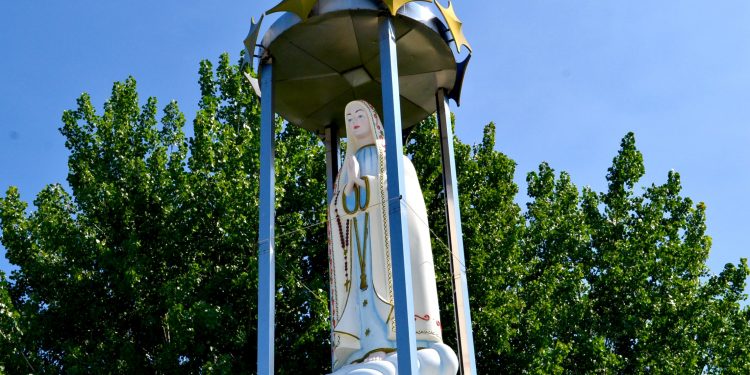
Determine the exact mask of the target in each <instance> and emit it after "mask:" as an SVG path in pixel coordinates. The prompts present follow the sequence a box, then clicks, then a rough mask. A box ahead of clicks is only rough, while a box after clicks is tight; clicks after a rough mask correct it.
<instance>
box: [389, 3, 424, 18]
mask: <svg viewBox="0 0 750 375" xmlns="http://www.w3.org/2000/svg"><path fill="white" fill-rule="evenodd" d="M412 1H426V2H428V3H431V2H432V0H383V3H384V4H385V6H387V7H388V10H390V11H391V15H392V16H395V15H396V12H398V10H399V9H401V7H403V6H404V5H406V3H410V2H412Z"/></svg>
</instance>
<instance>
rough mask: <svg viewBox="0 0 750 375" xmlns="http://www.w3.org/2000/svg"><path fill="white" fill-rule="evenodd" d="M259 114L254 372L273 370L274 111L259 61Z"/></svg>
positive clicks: (269, 73)
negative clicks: (255, 353)
mask: <svg viewBox="0 0 750 375" xmlns="http://www.w3.org/2000/svg"><path fill="white" fill-rule="evenodd" d="M260 74H261V90H262V91H261V92H262V93H263V98H262V99H261V103H260V104H261V114H260V207H259V210H260V227H259V230H258V374H259V375H272V374H273V373H274V342H275V340H274V337H275V333H274V329H275V325H276V317H275V314H276V306H275V297H276V254H275V252H274V245H275V240H274V232H275V228H274V226H275V223H274V221H275V217H276V192H275V190H276V189H275V185H276V170H275V167H274V142H275V137H276V131H275V124H276V121H275V117H276V116H275V112H274V103H273V97H274V95H273V67H272V65H271V63H270V62H266V63H262V64H261V66H260Z"/></svg>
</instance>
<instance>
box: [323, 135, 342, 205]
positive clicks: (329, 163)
mask: <svg viewBox="0 0 750 375" xmlns="http://www.w3.org/2000/svg"><path fill="white" fill-rule="evenodd" d="M323 142H324V143H325V146H326V187H327V188H328V200H327V201H326V202H328V203H330V202H331V201H333V185H334V184H335V183H336V175H337V174H338V172H339V160H340V157H341V156H340V155H339V129H338V126H336V125H330V126H327V127H326V130H325V134H324V139H323Z"/></svg>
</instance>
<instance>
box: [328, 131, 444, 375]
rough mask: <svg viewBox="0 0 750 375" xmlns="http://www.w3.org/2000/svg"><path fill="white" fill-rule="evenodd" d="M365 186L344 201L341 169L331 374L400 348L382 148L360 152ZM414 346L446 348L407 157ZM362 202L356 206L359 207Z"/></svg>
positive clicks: (333, 234)
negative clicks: (439, 344) (443, 342)
mask: <svg viewBox="0 0 750 375" xmlns="http://www.w3.org/2000/svg"><path fill="white" fill-rule="evenodd" d="M356 158H357V160H358V162H359V166H360V176H361V178H362V179H363V180H365V182H366V187H364V188H358V187H355V190H353V191H352V193H351V195H350V196H345V194H344V191H343V187H344V186H345V185H346V181H348V176H346V171H344V170H343V169H342V171H340V172H339V176H338V177H337V184H336V188H335V192H334V200H333V202H331V203H330V206H329V218H330V220H329V223H330V224H329V228H328V230H329V257H330V258H329V261H330V265H329V266H330V272H331V297H332V301H331V310H332V326H333V334H332V346H333V348H332V349H333V353H332V354H333V369H334V371H335V370H336V369H338V368H341V367H342V366H344V365H347V364H351V363H357V362H359V361H362V360H363V359H365V358H366V357H367V356H368V355H369V354H371V353H373V352H376V351H383V352H386V353H387V352H392V351H394V350H395V348H396V322H395V316H394V314H395V311H394V297H393V277H392V271H391V270H392V266H391V249H390V240H389V239H390V236H389V235H388V232H389V227H388V212H389V211H388V206H389V204H397V203H398V201H393V202H388V198H387V197H388V191H387V184H386V169H385V150H384V143H382V142H379V143H378V145H370V146H365V147H362V148H360V149H359V150H357V152H356ZM404 180H405V187H406V193H405V196H404V201H405V202H404V203H402V204H403V207H402V209H403V210H404V211H405V213H406V218H407V225H408V230H409V246H410V252H411V263H412V265H411V270H412V282H413V294H414V314H415V316H414V319H415V327H416V337H417V341H418V342H417V346H418V347H420V348H424V347H428V346H430V343H435V342H442V334H441V326H440V316H439V311H440V310H439V306H438V298H437V288H436V285H435V268H434V263H433V258H432V247H431V245H430V236H429V234H430V233H429V227H428V225H427V210H426V208H425V203H424V197H423V195H422V191H421V189H420V187H419V181H418V180H417V175H416V171H415V170H414V166H413V165H412V163H411V161H410V160H409V159H408V158H406V157H404ZM357 200H358V201H357Z"/></svg>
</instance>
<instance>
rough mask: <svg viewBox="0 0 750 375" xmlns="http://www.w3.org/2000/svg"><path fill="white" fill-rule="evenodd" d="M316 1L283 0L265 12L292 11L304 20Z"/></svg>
mask: <svg viewBox="0 0 750 375" xmlns="http://www.w3.org/2000/svg"><path fill="white" fill-rule="evenodd" d="M317 3H318V0H283V1H282V2H280V3H279V4H278V5H276V6H275V7H273V8H271V10H269V11H268V12H266V13H276V12H292V13H294V14H296V15H297V16H298V17H299V18H300V19H301V20H302V21H304V20H306V19H307V17H308V16H309V15H310V11H312V8H313V7H314V6H315V4H317Z"/></svg>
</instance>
